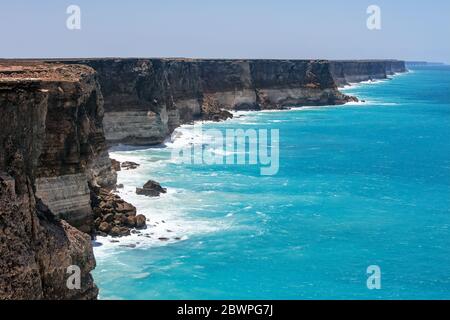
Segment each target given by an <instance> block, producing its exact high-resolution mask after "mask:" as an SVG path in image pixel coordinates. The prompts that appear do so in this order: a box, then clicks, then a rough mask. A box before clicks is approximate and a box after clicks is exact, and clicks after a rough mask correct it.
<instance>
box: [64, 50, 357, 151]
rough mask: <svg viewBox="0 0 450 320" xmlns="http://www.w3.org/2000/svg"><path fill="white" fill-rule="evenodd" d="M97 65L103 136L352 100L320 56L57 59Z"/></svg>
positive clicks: (158, 133) (154, 134)
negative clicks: (233, 113)
mask: <svg viewBox="0 0 450 320" xmlns="http://www.w3.org/2000/svg"><path fill="white" fill-rule="evenodd" d="M64 61H65V62H67V63H81V64H86V65H89V66H91V67H92V68H94V69H95V70H97V72H98V76H99V81H100V84H101V87H102V92H103V96H104V99H105V117H104V127H105V134H106V138H107V140H108V142H110V143H127V144H137V145H139V144H148V145H152V144H158V143H161V142H163V141H164V139H165V138H166V137H167V136H168V135H169V134H170V133H171V132H172V131H173V130H174V128H176V127H177V126H179V125H180V124H183V123H188V122H191V121H193V120H196V119H205V120H214V121H219V120H223V119H227V118H229V117H231V114H230V113H229V112H227V111H226V110H238V109H247V110H248V109H255V110H260V109H282V108H285V107H292V106H305V105H328V104H342V103H345V102H348V101H353V100H354V98H352V97H348V96H346V95H344V94H342V93H340V92H339V91H338V90H337V87H336V84H335V82H334V79H333V77H332V74H331V72H330V64H329V62H328V61H323V60H201V59H87V60H64Z"/></svg>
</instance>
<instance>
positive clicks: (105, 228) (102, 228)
mask: <svg viewBox="0 0 450 320" xmlns="http://www.w3.org/2000/svg"><path fill="white" fill-rule="evenodd" d="M98 230H99V231H100V232H103V233H108V232H109V231H111V225H110V224H109V223H107V222H102V223H100V226H99V227H98Z"/></svg>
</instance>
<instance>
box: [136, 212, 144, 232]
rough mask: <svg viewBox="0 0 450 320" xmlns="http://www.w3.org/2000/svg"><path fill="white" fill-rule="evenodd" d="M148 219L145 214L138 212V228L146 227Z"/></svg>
mask: <svg viewBox="0 0 450 320" xmlns="http://www.w3.org/2000/svg"><path fill="white" fill-rule="evenodd" d="M145 221H146V219H145V216H144V215H143V214H138V215H137V216H136V228H137V229H143V228H145V227H146V222H145Z"/></svg>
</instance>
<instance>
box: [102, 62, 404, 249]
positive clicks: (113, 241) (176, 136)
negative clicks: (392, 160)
mask: <svg viewBox="0 0 450 320" xmlns="http://www.w3.org/2000/svg"><path fill="white" fill-rule="evenodd" d="M408 72H409V71H407V72H405V73H397V74H395V75H393V76H392V78H388V79H382V80H370V81H363V82H361V83H353V84H350V85H349V86H346V87H344V88H339V90H352V89H355V88H357V87H359V86H361V85H375V84H382V83H385V82H388V81H391V80H393V79H394V78H395V77H397V76H398V75H404V74H408ZM358 99H359V97H358ZM372 103H374V104H380V103H379V102H371V101H367V100H361V99H359V100H358V102H347V103H345V104H342V105H329V106H305V107H291V108H285V109H268V110H233V111H230V112H231V113H232V114H233V118H229V119H225V120H222V121H213V120H195V121H193V123H187V124H182V125H180V126H179V127H177V128H175V130H174V131H173V132H172V134H171V135H170V136H168V137H166V139H165V140H164V142H163V143H161V144H158V145H150V146H133V145H127V144H118V145H115V146H111V147H110V148H109V149H108V152H109V153H110V156H111V158H113V159H115V160H118V161H120V162H123V161H133V162H136V163H139V164H140V166H139V167H138V168H137V169H132V170H125V171H126V172H127V173H128V175H130V173H131V172H133V173H135V175H138V174H140V172H142V171H143V172H145V169H146V167H145V165H143V163H142V162H143V161H142V160H143V159H142V158H140V157H136V156H135V157H130V156H121V155H119V154H117V153H122V152H136V151H138V152H142V153H145V152H151V151H152V150H155V151H156V150H160V151H161V150H164V151H169V150H170V148H172V147H173V146H174V145H175V143H176V141H180V140H181V139H182V136H183V134H181V135H180V130H181V131H182V130H188V131H191V130H193V129H194V127H195V126H198V125H203V124H210V125H211V124H215V123H222V122H230V121H231V122H232V121H233V120H236V119H239V118H245V117H246V115H255V114H260V113H280V112H291V111H301V110H305V111H307V110H321V109H327V108H333V109H334V108H340V107H344V106H348V107H349V106H364V105H370V104H372ZM386 105H391V104H388V103H386ZM191 138H192V139H195V136H192V137H191ZM191 141H192V140H191ZM188 143H192V142H184V143H182V144H181V145H185V144H188ZM114 153H116V154H115V155H114ZM158 161H162V162H166V161H168V160H158ZM122 174H123V171H122V173H120V172H119V173H118V184H119V183H120V184H123V185H124V188H122V189H116V190H115V191H113V192H114V193H115V194H117V195H119V196H120V197H121V198H123V199H124V200H125V201H127V202H130V203H131V204H133V205H135V206H136V207H137V208H138V213H140V211H139V207H142V204H143V203H148V201H152V202H155V201H156V202H157V201H159V200H161V201H162V200H165V199H166V198H167V197H171V196H173V195H175V194H177V193H179V192H180V190H178V189H176V188H168V192H167V194H161V195H160V196H158V197H154V198H147V197H145V196H138V197H141V200H140V201H139V200H137V201H136V199H135V196H137V195H135V192H134V188H135V187H138V186H134V185H133V186H130V185H127V184H125V183H123V181H122V180H120V175H122ZM131 176H133V174H131ZM151 178H153V176H146V178H145V179H151ZM133 199H134V200H133ZM161 201H159V202H161ZM147 210H151V208H148V207H145V208H144V213H143V214H144V215H145V216H146V218H147V219H149V220H150V222H149V223H148V227H147V229H146V230H143V231H142V232H141V233H139V234H131V235H129V236H125V237H120V238H114V237H111V236H108V237H100V239H101V240H103V241H104V242H105V243H106V244H107V247H109V248H108V249H107V250H105V251H109V250H114V249H118V248H121V249H124V250H126V249H134V248H146V247H149V248H151V247H160V246H166V245H170V244H175V243H177V242H180V241H185V240H188V239H189V235H182V234H178V233H176V232H173V231H175V230H171V229H170V228H172V229H177V223H179V221H175V222H174V223H171V221H170V220H169V219H168V218H167V217H163V218H161V217H159V218H158V219H156V220H155V219H154V215H153V216H152V213H147V212H146V211H147ZM141 211H142V209H141ZM141 213H142V212H141ZM162 221H164V222H162ZM155 223H156V224H155ZM164 224H165V225H166V226H168V229H169V231H170V232H167V229H164ZM178 227H179V225H178ZM153 228H155V229H153ZM149 230H150V231H149ZM158 231H159V232H158ZM148 236H150V237H148ZM143 237H144V238H145V239H143ZM160 238H161V239H162V240H160ZM141 239H143V240H141ZM150 239H151V240H150ZM143 242H147V243H143ZM99 243H100V244H101V245H100V246H104V245H105V243H101V242H100V241H99V238H97V239H95V240H93V245H94V248H96V249H95V251H96V252H95V255H96V257H97V254H98V253H99V254H102V253H100V252H98V251H99V250H98V248H99V247H100V246H99ZM100 251H103V250H100ZM103 253H105V252H103Z"/></svg>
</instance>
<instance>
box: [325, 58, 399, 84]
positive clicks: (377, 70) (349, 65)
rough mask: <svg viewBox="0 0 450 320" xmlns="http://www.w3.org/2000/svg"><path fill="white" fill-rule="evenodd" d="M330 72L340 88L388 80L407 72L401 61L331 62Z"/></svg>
mask: <svg viewBox="0 0 450 320" xmlns="http://www.w3.org/2000/svg"><path fill="white" fill-rule="evenodd" d="M330 70H331V73H332V75H333V78H334V80H335V82H336V84H337V85H338V86H344V85H348V84H350V83H358V82H362V81H369V80H379V79H387V78H388V76H391V75H394V74H395V73H401V72H406V67H405V62H404V61H400V60H359V61H358V60H341V61H330Z"/></svg>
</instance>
